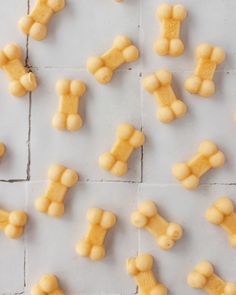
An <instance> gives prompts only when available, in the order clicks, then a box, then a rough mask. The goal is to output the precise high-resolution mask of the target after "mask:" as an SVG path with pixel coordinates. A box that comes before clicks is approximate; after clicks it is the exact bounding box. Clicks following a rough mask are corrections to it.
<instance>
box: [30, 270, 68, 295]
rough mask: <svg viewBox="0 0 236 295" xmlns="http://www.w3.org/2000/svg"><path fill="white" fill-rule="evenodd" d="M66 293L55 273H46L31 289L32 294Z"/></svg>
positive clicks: (62, 294) (59, 294)
mask: <svg viewBox="0 0 236 295" xmlns="http://www.w3.org/2000/svg"><path fill="white" fill-rule="evenodd" d="M54 294H55V295H65V293H64V292H63V291H62V290H61V289H60V287H59V283H58V279H57V277H56V276H55V275H52V274H50V275H44V276H42V277H41V279H40V280H39V282H38V284H36V285H34V286H33V287H32V289H31V295H54Z"/></svg>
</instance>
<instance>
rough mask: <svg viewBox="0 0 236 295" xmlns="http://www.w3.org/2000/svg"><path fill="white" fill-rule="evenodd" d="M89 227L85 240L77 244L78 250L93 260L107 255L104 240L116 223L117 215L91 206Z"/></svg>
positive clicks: (88, 213) (80, 253)
mask: <svg viewBox="0 0 236 295" xmlns="http://www.w3.org/2000/svg"><path fill="white" fill-rule="evenodd" d="M87 220H88V222H89V228H88V231H87V234H86V236H85V239H84V240H81V241H80V242H79V243H78V244H77V246H76V252H77V253H78V254H79V255H80V256H83V257H90V258H91V259H92V260H100V259H102V258H103V257H105V255H106V251H105V248H104V240H105V237H106V235H107V233H108V230H109V229H111V228H112V227H113V225H114V224H115V223H116V216H115V215H114V214H113V213H112V212H108V211H104V210H102V209H98V208H90V209H89V210H88V212H87Z"/></svg>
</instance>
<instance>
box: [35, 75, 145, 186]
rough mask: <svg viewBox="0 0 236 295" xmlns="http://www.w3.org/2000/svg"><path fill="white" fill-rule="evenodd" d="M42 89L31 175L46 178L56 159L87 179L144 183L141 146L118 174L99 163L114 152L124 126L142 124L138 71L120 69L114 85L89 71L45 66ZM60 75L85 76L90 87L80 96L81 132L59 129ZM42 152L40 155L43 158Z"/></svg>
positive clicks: (37, 101)
mask: <svg viewBox="0 0 236 295" xmlns="http://www.w3.org/2000/svg"><path fill="white" fill-rule="evenodd" d="M37 74H38V76H39V79H40V85H41V86H40V87H39V89H38V91H37V92H35V93H34V94H33V95H32V100H33V102H32V119H31V122H32V128H31V131H32V135H31V164H32V165H31V177H32V179H33V180H45V179H46V176H47V169H48V167H49V165H51V164H52V163H53V162H59V163H62V164H64V165H66V166H68V167H71V168H74V169H77V171H78V172H79V174H80V176H81V179H82V180H113V179H115V180H120V181H129V180H132V181H140V177H141V149H138V150H135V151H134V153H133V155H132V156H131V158H130V160H129V168H130V169H129V171H128V173H127V174H126V175H125V176H124V177H122V178H118V177H114V176H112V175H111V174H110V173H108V172H106V171H103V170H101V169H100V168H99V166H98V157H99V156H100V155H101V154H102V153H104V152H106V151H108V150H110V148H111V147H112V145H113V143H114V141H115V132H116V128H117V126H118V125H119V124H121V123H124V122H128V123H131V124H133V125H134V126H135V127H136V128H138V129H139V128H140V127H141V108H140V90H139V89H140V88H139V75H138V73H136V72H134V71H127V72H125V71H119V72H117V73H116V75H115V76H114V80H113V83H114V84H113V86H111V85H108V86H105V87H104V86H101V85H99V84H97V83H96V82H95V81H92V80H93V77H91V76H90V75H89V74H88V73H87V72H86V71H77V70H40V71H38V72H37ZM58 79H81V80H83V81H84V82H85V83H86V85H87V91H86V93H85V94H84V95H83V96H82V97H81V105H80V110H79V111H80V113H81V116H82V118H83V120H84V126H83V127H82V128H81V129H80V130H79V131H76V132H68V131H63V132H62V131H58V130H56V129H54V128H53V127H52V124H51V119H52V116H53V115H54V113H55V112H56V111H57V109H58V104H59V97H58V95H57V93H56V92H55V90H54V88H55V83H56V81H57V80H58ZM39 155H40V157H39Z"/></svg>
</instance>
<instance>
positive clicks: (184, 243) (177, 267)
mask: <svg viewBox="0 0 236 295" xmlns="http://www.w3.org/2000/svg"><path fill="white" fill-rule="evenodd" d="M223 195H228V196H229V197H230V198H231V199H232V200H233V201H234V204H235V205H236V189H235V187H234V186H228V185H227V186H220V185H217V186H216V185H211V186H201V187H200V189H199V190H198V191H195V192H188V191H183V190H182V189H181V187H179V186H157V185H143V186H142V188H141V189H140V194H139V201H141V200H147V199H149V200H153V201H155V202H156V203H157V205H158V208H159V212H160V214H162V215H163V217H165V218H166V219H167V220H169V221H173V222H176V223H179V224H181V225H182V226H183V229H184V235H183V237H182V239H181V240H179V241H177V243H176V244H175V246H174V247H173V248H172V249H171V250H170V251H163V250H161V249H160V248H159V247H158V246H157V245H156V243H155V240H154V238H153V237H152V236H151V235H150V234H149V233H148V232H146V231H145V230H140V252H149V253H151V254H152V255H153V256H154V258H155V268H154V269H155V272H156V275H157V277H158V278H159V280H160V281H161V282H162V283H164V284H165V285H166V286H167V287H168V289H169V293H168V294H170V295H175V294H176V295H178V294H184V295H185V294H186V295H187V294H193V295H194V294H196V295H197V294H199V295H200V294H203V292H202V291H201V290H194V289H190V288H189V287H188V285H187V283H186V277H187V275H188V273H189V272H190V271H192V270H193V269H194V266H195V265H196V264H197V263H198V262H200V261H201V260H209V261H210V262H211V263H213V264H214V265H215V270H216V272H217V273H218V274H219V275H220V276H222V278H224V279H226V280H228V281H235V265H236V264H235V263H236V262H235V261H236V260H235V259H234V257H235V249H233V248H232V247H231V246H230V245H229V242H228V240H227V235H226V234H225V232H224V231H223V229H222V228H220V227H218V226H215V225H213V224H210V223H209V222H207V221H206V219H205V217H204V214H205V211H206V210H207V209H208V208H209V207H210V206H211V205H212V203H213V202H214V201H215V200H217V199H218V198H219V197H220V196H223Z"/></svg>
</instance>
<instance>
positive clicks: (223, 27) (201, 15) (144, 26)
mask: <svg viewBox="0 0 236 295" xmlns="http://www.w3.org/2000/svg"><path fill="white" fill-rule="evenodd" d="M141 3H142V9H141V11H142V18H141V19H142V21H141V30H142V46H143V66H144V68H145V70H155V69H156V68H157V67H158V68H162V67H164V68H170V69H172V70H180V71H183V70H193V69H194V66H195V60H194V51H195V48H196V47H197V46H198V45H199V44H201V43H206V42H207V43H210V44H215V45H217V46H221V47H223V48H224V49H225V50H226V53H227V59H226V61H225V62H224V64H222V65H221V66H220V67H219V69H223V68H224V69H235V66H236V62H235V52H236V41H235V38H233V37H232V36H233V35H232V34H233V33H231V32H232V28H234V27H235V25H236V19H235V17H234V12H235V9H236V1H229V0H228V1H223V0H209V1H205V0H198V1H196V0H182V1H180V2H178V3H181V4H183V5H184V6H185V7H186V8H187V10H188V16H187V18H186V19H185V21H184V22H183V24H182V28H181V38H182V40H183V41H184V44H185V48H186V50H185V53H184V54H183V55H182V56H180V57H177V58H172V57H161V56H159V55H157V54H156V53H155V52H154V51H153V43H154V42H155V41H156V40H157V39H158V37H159V33H160V22H159V19H156V17H155V13H156V9H157V7H158V6H159V5H160V4H162V3H163V1H162V0H143V1H142V2H141ZM168 3H176V1H175V0H169V1H168Z"/></svg>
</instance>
